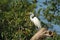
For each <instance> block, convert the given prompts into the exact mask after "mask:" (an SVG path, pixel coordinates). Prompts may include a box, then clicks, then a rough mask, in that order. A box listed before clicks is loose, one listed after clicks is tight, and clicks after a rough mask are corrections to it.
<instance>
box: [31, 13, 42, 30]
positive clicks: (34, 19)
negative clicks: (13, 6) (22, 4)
mask: <svg viewBox="0 0 60 40" xmlns="http://www.w3.org/2000/svg"><path fill="white" fill-rule="evenodd" d="M30 20H31V21H32V22H33V23H34V24H35V26H37V28H38V29H40V28H41V22H40V21H39V19H38V18H37V17H34V14H33V13H32V12H30Z"/></svg>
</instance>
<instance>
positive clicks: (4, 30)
mask: <svg viewBox="0 0 60 40" xmlns="http://www.w3.org/2000/svg"><path fill="white" fill-rule="evenodd" d="M36 2H37V1H36V0H0V34H1V36H0V37H2V39H1V40H29V39H30V38H31V37H32V35H33V34H35V32H36V30H35V28H36V27H35V26H34V25H33V23H32V22H31V21H30V19H29V16H28V15H29V12H35V8H36V6H37V5H36ZM59 3H60V1H59V0H56V2H55V1H54V0H53V1H48V2H44V4H45V5H47V6H48V7H47V8H46V9H43V14H44V17H45V19H47V20H48V21H49V22H53V23H54V24H55V23H56V24H58V25H59V23H60V21H59V20H60V18H59V17H60V9H59ZM49 4H50V6H49ZM56 5H57V6H56ZM57 8H58V9H57ZM40 11H41V9H39V11H38V13H39V12H40ZM56 11H57V13H58V14H57V13H56ZM56 14H57V15H56ZM42 24H43V25H46V24H44V23H42ZM56 39H57V40H58V39H59V36H56ZM56 39H53V40H56ZM46 40H49V39H46Z"/></svg>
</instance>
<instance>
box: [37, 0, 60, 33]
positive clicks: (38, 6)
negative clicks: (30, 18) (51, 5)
mask: <svg viewBox="0 0 60 40" xmlns="http://www.w3.org/2000/svg"><path fill="white" fill-rule="evenodd" d="M37 1H38V2H37V9H36V11H38V10H39V8H47V6H46V5H44V4H42V2H44V1H45V0H37ZM40 5H42V7H40ZM40 13H41V14H43V13H42V12H40ZM40 20H41V21H43V22H45V23H46V24H48V23H49V22H47V20H46V19H44V17H43V16H40ZM52 26H53V29H52V30H53V31H54V30H55V31H56V32H57V34H60V26H59V25H55V24H52Z"/></svg>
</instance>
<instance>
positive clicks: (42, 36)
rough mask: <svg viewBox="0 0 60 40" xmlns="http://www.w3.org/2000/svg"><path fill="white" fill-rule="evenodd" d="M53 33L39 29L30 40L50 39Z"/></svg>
mask: <svg viewBox="0 0 60 40" xmlns="http://www.w3.org/2000/svg"><path fill="white" fill-rule="evenodd" d="M52 36H53V32H52V31H49V30H47V29H46V28H41V29H40V30H39V31H38V32H37V33H36V34H35V35H34V36H33V37H32V38H31V39H30V40H43V39H45V38H46V37H52Z"/></svg>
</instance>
